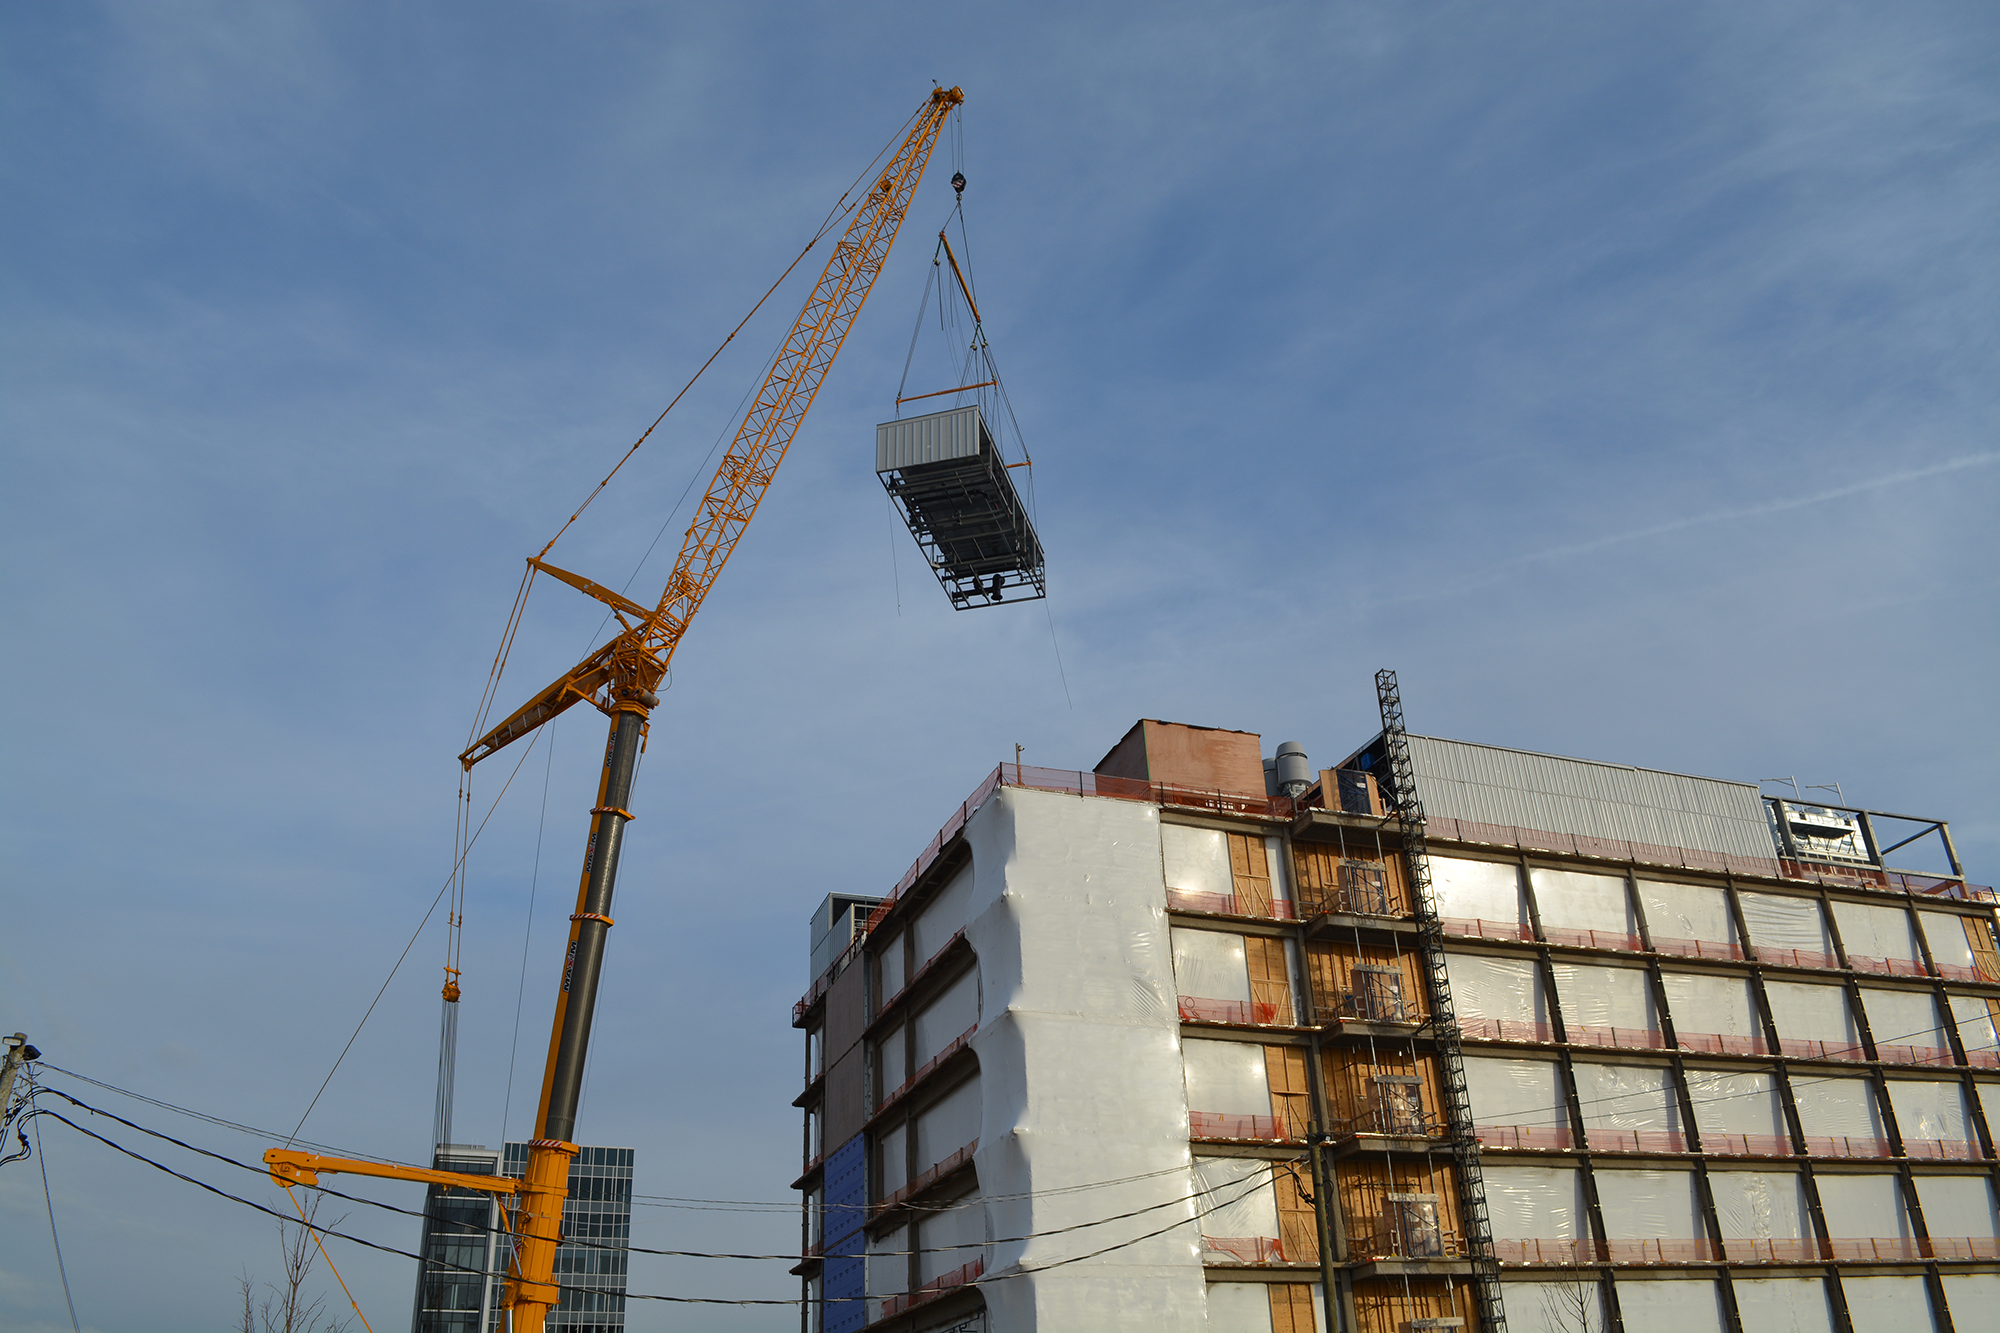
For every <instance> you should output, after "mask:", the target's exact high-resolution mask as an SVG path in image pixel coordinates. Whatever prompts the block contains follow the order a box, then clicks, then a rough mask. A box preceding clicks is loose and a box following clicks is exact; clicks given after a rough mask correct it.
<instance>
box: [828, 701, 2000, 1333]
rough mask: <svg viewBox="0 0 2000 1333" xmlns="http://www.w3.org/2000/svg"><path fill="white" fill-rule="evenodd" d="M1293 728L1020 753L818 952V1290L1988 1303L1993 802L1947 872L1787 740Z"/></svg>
mask: <svg viewBox="0 0 2000 1333" xmlns="http://www.w3.org/2000/svg"><path fill="white" fill-rule="evenodd" d="M1391 688H1393V685H1392V686H1391ZM1394 721H1395V722H1396V723H1399V722H1400V717H1399V715H1398V716H1397V717H1396V718H1395V719H1394ZM1262 748H1263V747H1262V743H1261V741H1260V739H1259V738H1258V737H1256V736H1254V735H1251V734H1248V733H1241V732H1229V731H1221V730H1215V729H1208V728H1199V727H1188V726H1178V725H1174V724H1167V723H1160V722H1152V721H1147V722H1141V723H1140V724H1138V725H1137V726H1135V727H1134V728H1133V730H1132V732H1131V733H1129V734H1128V735H1127V736H1126V737H1125V738H1124V739H1123V740H1121V741H1120V742H1119V744H1118V745H1117V746H1115V747H1113V749H1112V750H1111V752H1110V753H1109V754H1107V755H1106V756H1105V759H1104V760H1103V761H1101V762H1100V763H1099V765H1098V766H1097V768H1096V769H1095V770H1093V771H1089V772H1081V771H1079V772H1061V771H1052V770H1046V769H1034V768H1019V767H1017V766H1015V765H1012V764H1007V765H1002V766H1001V767H1000V768H999V769H998V770H996V771H995V772H994V773H993V774H991V775H989V777H988V778H987V780H986V781H985V782H984V783H982V784H981V785H980V787H979V788H978V789H977V790H976V791H975V792H974V793H973V795H972V797H971V798H970V799H968V800H967V801H966V802H964V803H963V805H962V806H961V807H960V809H959V811H958V812H957V813H956V814H955V815H954V816H953V817H952V819H951V820H950V821H948V822H947V824H946V825H945V826H944V828H943V829H941V830H940V832H939V834H938V836H937V837H936V838H935V839H934V840H933V841H932V843H931V844H930V846H929V847H927V848H926V849H925V851H924V853H923V855H922V856H920V857H919V858H918V860H917V862H916V863H915V864H914V865H912V866H911V868H910V870H909V872H908V873H906V874H905V875H904V876H903V878H902V880H901V881H900V882H899V883H898V884H896V885H895V886H894V888H893V889H892V891H891V892H890V893H889V894H888V895H886V896H885V897H884V899H883V900H882V901H881V902H880V903H879V904H877V905H876V906H874V908H873V909H872V912H870V914H869V916H868V918H867V920H866V921H865V923H863V924H862V925H861V926H860V927H859V928H858V929H857V930H856V931H855V932H854V934H853V938H852V940H851V942H849V943H848V944H847V945H846V946H845V947H844V948H843V949H842V951H841V952H840V953H839V955H838V956H837V957H835V958H833V959H832V961H831V962H830V963H829V964H828V965H827V966H826V967H825V968H824V969H823V970H822V971H820V972H819V974H818V975H817V976H816V977H815V979H814V982H813V985H812V987H811V989H810V990H809V991H808V992H807V993H806V995H805V996H804V997H803V998H802V999H801V1000H800V1002H799V1004H798V1005H797V1006H795V1008H794V1011H793V1021H794V1025H795V1026H796V1027H798V1028H800V1029H802V1030H803V1031H804V1032H805V1034H806V1037H807V1055H806V1062H807V1066H806V1086H805V1089H804V1091H803V1092H802V1093H801V1095H800V1097H799V1098H798V1100H797V1103H796V1104H797V1105H798V1106H799V1107H800V1108H801V1109H802V1110H803V1112H804V1132H805V1158H806V1169H805V1171H804V1173H803V1174H802V1175H801V1176H800V1178H799V1180H798V1182H797V1186H798V1188H799V1189H800V1190H801V1191H802V1193H803V1195H804V1199H805V1208H804V1210H803V1221H802V1228H803V1239H804V1243H805V1247H806V1253H807V1255H808V1258H807V1259H806V1261H805V1262H804V1263H803V1264H801V1265H800V1266H799V1269H798V1273H799V1276H800V1278H801V1283H802V1290H803V1292H804V1294H805V1296H806V1297H807V1305H806V1318H805V1321H804V1327H805V1328H806V1329H807V1330H809V1331H811V1333H820V1331H824V1333H847V1331H848V1330H859V1329H869V1330H893V1331H894V1333H943V1331H944V1330H951V1331H952V1333H974V1331H975V1330H1007V1331H1008V1333H1014V1331H1015V1330H1056V1329H1065V1330H1067V1329H1086V1328H1087V1329H1116V1328H1144V1329H1147V1330H1149V1333H1166V1331H1167V1330H1183V1329H1185V1330H1196V1329H1207V1330H1216V1331H1217V1333H1267V1331H1268V1333H1304V1331H1306V1330H1314V1329H1340V1330H1353V1331H1354V1333H1401V1330H1406V1329H1408V1330H1420V1329H1444V1328H1468V1329H1470V1328H1477V1327H1482V1326H1484V1327H1488V1328H1497V1327H1501V1326H1505V1327H1508V1328H1511V1329H1514V1330H1544V1329H1546V1330H1573V1329H1623V1330H1633V1333H1638V1331H1639V1330H1651V1329H1661V1330H1667V1329H1671V1330H1672V1333H1706V1331H1707V1330H1717V1331H1718V1333H1719V1331H1721V1330H1729V1331H1730V1333H1737V1331H1738V1330H1752V1331H1755V1330H1762V1329H1781V1330H1791V1329H1796V1330H1801V1331H1802V1333H1803V1331H1804V1330H1814V1331H1817V1330H1827V1333H1876V1330H1884V1333H1886V1331H1887V1330H1890V1329H1892V1328H1893V1329H1894V1330H1895V1333H1909V1331H1910V1330H1913V1329H1920V1328H1936V1329H1957V1330H1961V1331H1964V1330H1970V1329H1973V1328H1982V1327H1990V1326H1991V1319H1992V1311H1994V1310H1996V1309H2000V1239H1996V1237H2000V1225H1997V1224H1996V1196H1995V1189H1996V1171H2000V1158H1996V1153H1995V1142H1994V1139H1993V1130H1994V1127H1995V1126H1996V1124H2000V1120H1996V1119H1995V1117H2000V1032H1996V1019H2000V947H1997V946H1996V937H1995V918H1994V906H1993V894H1992V892H1991V891H1990V890H1988V889H1983V888H1981V887H1979V886H1976V885H1970V884H1967V883H1966V882H1965V880H1964V877H1963V873H1962V867H1960V866H1959V865H1958V864H1957V856H1956V851H1955V849H1953V848H1952V847H1951V844H1950V835H1949V828H1948V826H1946V825H1944V824H1942V823H1941V822H1935V821H1905V822H1904V823H1903V824H1902V825H1899V827H1904V828H1907V827H1910V826H1912V825H1914V826H1916V827H1918V829H1919V834H1918V836H1919V837H1928V838H1931V839H1932V840H1933V841H1935V842H1938V843H1940V844H1941V845H1942V847H1943V850H1944V855H1945V856H1946V857H1947V858H1948V859H1949V862H1950V868H1951V872H1952V873H1949V874H1943V875H1917V874H1911V873H1904V872H1899V871H1895V870H1892V869H1890V868H1889V866H1890V864H1891V863H1892V862H1893V861H1894V859H1895V858H1894V856H1893V852H1894V850H1895V848H1894V846H1893V845H1891V846H1890V848H1889V852H1890V853H1891V854H1889V855H1885V853H1884V852H1883V847H1884V845H1885V843H1887V842H1888V834H1887V832H1886V830H1887V827H1888V821H1890V820H1891V819H1896V818H1899V817H1892V816H1883V815H1876V814H1874V813H1873V812H1865V811H1849V810H1842V809H1836V808H1831V807H1824V806H1809V805H1805V804H1803V803H1800V802H1798V801H1796V800H1794V801H1789V802H1786V801H1767V800H1766V799H1764V798H1763V797H1762V796H1760V794H1759V791H1758V789H1757V788H1756V787H1753V786H1746V785H1745V784H1742V783H1733V782H1724V781H1718V780H1713V779H1704V778H1697V777H1690V776H1686V775H1680V774H1672V773H1662V772H1657V771H1653V770H1645V769H1635V768H1629V767H1621V766H1617V765H1607V764H1598V763H1592V762H1588V761H1580V760H1570V759H1562V758H1558V757H1554V756H1544V755H1532V754H1526V753H1523V752H1520V751H1511V750H1503V749H1498V748H1496V747H1488V746H1479V745H1470V744H1466V743H1462V742H1454V741H1447V740H1439V739H1435V738H1426V737H1421V736H1405V735H1404V734H1403V733H1402V732H1401V730H1400V726H1399V725H1394V726H1390V727H1388V728H1385V730H1384V731H1383V732H1382V733H1381V734H1379V735H1378V736H1376V737H1375V739H1374V740H1372V741H1371V742H1370V743H1369V744H1367V745H1364V746H1363V747H1361V748H1360V749H1358V750H1356V751H1355V752H1354V753H1352V754H1351V755H1350V756H1349V757H1348V758H1347V759H1345V760H1343V761H1342V762H1341V763H1339V764H1338V765H1336V766H1335V767H1333V768H1329V769H1324V770H1304V769H1303V768H1302V767H1301V766H1302V763H1303V757H1302V756H1296V757H1293V758H1292V759H1290V760H1289V761H1287V760H1286V759H1285V757H1284V755H1283V753H1282V750H1283V749H1284V748H1293V749H1295V748H1296V747H1281V754H1280V758H1279V761H1278V765H1277V768H1276V770H1275V771H1267V768H1269V765H1267V762H1266V761H1265V760H1264V759H1263V758H1262V753H1261V752H1262ZM1288 763H1289V768H1288V767H1287V764H1288ZM1301 773H1304V774H1305V776H1304V777H1301V776H1300V774H1301ZM847 901H849V902H850V903H851V902H852V901H853V900H847Z"/></svg>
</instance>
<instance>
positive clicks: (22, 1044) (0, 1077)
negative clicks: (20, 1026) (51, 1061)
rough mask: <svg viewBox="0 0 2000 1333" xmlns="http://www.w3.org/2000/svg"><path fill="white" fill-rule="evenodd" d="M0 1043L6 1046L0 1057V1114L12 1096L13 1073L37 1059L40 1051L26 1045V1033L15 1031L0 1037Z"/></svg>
mask: <svg viewBox="0 0 2000 1333" xmlns="http://www.w3.org/2000/svg"><path fill="white" fill-rule="evenodd" d="M0 1044H4V1045H5V1046H6V1048H7V1054H6V1056H5V1057H3V1058H0V1116H4V1115H6V1113H7V1106H8V1103H9V1102H10V1101H11V1100H12V1098H13V1096H14V1075H15V1074H17V1073H19V1072H20V1069H21V1066H22V1065H24V1064H26V1063H27V1062H28V1061H30V1060H39V1059H41V1058H42V1053H41V1052H40V1051H38V1050H36V1049H35V1048H34V1047H32V1046H30V1045H28V1034H27V1033H25V1032H16V1033H15V1034H14V1035H13V1036H11V1037H0Z"/></svg>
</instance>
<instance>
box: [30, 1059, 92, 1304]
mask: <svg viewBox="0 0 2000 1333" xmlns="http://www.w3.org/2000/svg"><path fill="white" fill-rule="evenodd" d="M35 1091H36V1089H35V1075H34V1071H33V1070H30V1071H28V1095H27V1100H28V1102H29V1103H30V1104H32V1103H33V1102H34V1099H35ZM29 1118H30V1119H33V1116H32V1115H30V1117H29ZM33 1129H34V1131H35V1165H37V1166H39V1167H40V1168H41V1169H42V1202H43V1203H44V1204H46V1205H47V1206H48V1210H49V1240H50V1242H51V1243H52V1244H53V1245H54V1246H55V1249H56V1273H57V1275H58V1276H60V1277H61V1278H62V1289H63V1303H64V1304H65V1305H67V1306H69V1326H70V1328H71V1329H72V1330H74V1333H83V1329H82V1327H81V1326H80V1325H79V1324H78V1323H77V1321H76V1298H75V1297H74V1296H72V1295H70V1291H69V1265H68V1264H66V1263H64V1262H63V1252H62V1237H61V1236H60V1235H58V1234H56V1197H55V1194H54V1193H53V1192H52V1191H51V1190H50V1189H49V1155H48V1154H47V1153H45V1152H43V1151H42V1127H41V1126H40V1125H35V1126H33Z"/></svg>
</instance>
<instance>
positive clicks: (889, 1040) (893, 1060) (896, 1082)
mask: <svg viewBox="0 0 2000 1333" xmlns="http://www.w3.org/2000/svg"><path fill="white" fill-rule="evenodd" d="M962 1030H963V1029H961V1031H962ZM875 1066H876V1068H877V1069H879V1070H880V1071H881V1075H882V1077H881V1080H880V1081H881V1088H882V1091H881V1095H882V1096H883V1097H887V1096H888V1095H889V1094H890V1093H892V1092H894V1091H895V1090H896V1089H898V1088H900V1087H902V1086H903V1080H904V1079H906V1078H908V1077H909V1076H910V1068H909V1061H908V1060H907V1059H905V1052H904V1050H903V1028H902V1025H901V1024H900V1023H899V1024H897V1025H896V1026H895V1027H893V1028H890V1029H889V1030H888V1031H887V1032H884V1033H883V1034H882V1036H881V1038H880V1039H879V1040H878V1041H877V1042H876V1044H875Z"/></svg>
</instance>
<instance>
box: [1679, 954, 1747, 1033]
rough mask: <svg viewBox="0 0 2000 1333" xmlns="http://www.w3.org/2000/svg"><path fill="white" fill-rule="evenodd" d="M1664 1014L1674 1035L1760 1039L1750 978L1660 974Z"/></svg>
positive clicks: (1710, 974) (1733, 975)
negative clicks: (1696, 1034)
mask: <svg viewBox="0 0 2000 1333" xmlns="http://www.w3.org/2000/svg"><path fill="white" fill-rule="evenodd" d="M1660 982H1661V985H1662V986H1663V987H1664V988H1665V990H1666V992H1667V1012H1668V1013H1670V1014H1672V1015H1673V1018H1674V1032H1675V1034H1676V1035H1686V1034H1694V1033H1704V1034H1709V1035H1717V1036H1724V1037H1741V1038H1746V1039H1747V1038H1751V1037H1761V1036H1763V1035H1764V1029H1763V1025H1762V1024H1760V1023H1759V1022H1758V1021H1757V993H1756V990H1755V988H1754V987H1752V986H1751V984H1750V978H1748V977H1743V976H1737V975H1735V974H1733V973H1723V972H1673V971H1667V970H1662V971H1661V973H1660Z"/></svg>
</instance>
